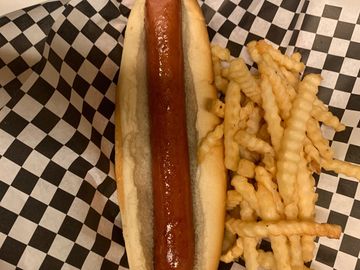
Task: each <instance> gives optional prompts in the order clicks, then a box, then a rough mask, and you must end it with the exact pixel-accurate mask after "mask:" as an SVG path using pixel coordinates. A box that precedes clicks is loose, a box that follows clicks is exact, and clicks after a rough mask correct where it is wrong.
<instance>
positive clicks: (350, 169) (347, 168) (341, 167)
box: [321, 159, 360, 180]
mask: <svg viewBox="0 0 360 270" xmlns="http://www.w3.org/2000/svg"><path fill="white" fill-rule="evenodd" d="M321 166H322V167H323V168H324V169H325V170H327V171H334V172H336V173H341V174H344V175H346V176H349V177H355V178H356V179H358V180H360V166H359V165H356V164H352V163H349V162H345V161H342V160H337V159H332V160H327V159H322V160H321Z"/></svg>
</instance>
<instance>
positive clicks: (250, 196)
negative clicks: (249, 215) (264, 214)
mask: <svg viewBox="0 0 360 270" xmlns="http://www.w3.org/2000/svg"><path fill="white" fill-rule="evenodd" d="M231 185H232V186H233V187H234V188H235V190H236V191H237V192H238V193H239V194H240V195H241V197H242V198H243V200H244V201H246V202H247V203H248V204H249V206H250V207H251V209H253V210H254V211H255V212H256V213H257V215H259V213H260V210H259V203H258V199H257V197H256V192H255V188H254V186H253V185H252V184H250V183H248V181H247V179H246V178H245V177H242V176H239V175H235V176H234V177H233V179H232V180H231Z"/></svg>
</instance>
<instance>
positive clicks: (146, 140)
mask: <svg viewBox="0 0 360 270" xmlns="http://www.w3.org/2000/svg"><path fill="white" fill-rule="evenodd" d="M157 2H160V1H154V2H152V1H151V0H149V1H148V2H145V0H137V1H136V3H135V5H134V7H133V9H132V11H131V14H130V17H129V21H128V24H127V29H126V33H125V40H124V48H123V53H122V60H121V67H120V73H119V83H118V90H117V94H116V113H115V123H116V134H115V173H116V180H117V185H118V199H119V205H120V212H121V221H122V228H123V234H124V238H125V246H126V251H127V256H128V262H129V266H130V269H140V270H141V269H206V270H212V269H217V265H218V262H219V258H220V253H221V244H222V238H223V232H224V219H225V196H226V176H225V167H224V164H223V148H222V145H221V144H219V145H216V146H214V147H213V148H212V149H211V153H210V154H209V155H207V156H205V157H204V158H202V159H201V162H199V161H198V158H197V152H198V148H199V145H200V143H201V141H202V140H203V139H204V138H205V136H206V135H207V134H208V133H209V132H210V131H212V130H213V129H214V128H215V126H216V125H217V124H218V123H219V119H218V118H217V117H216V116H215V115H213V114H212V113H210V112H209V111H208V110H207V106H208V102H209V101H210V100H213V99H214V98H216V91H215V88H214V86H213V84H212V82H213V78H212V65H211V52H210V44H209V40H208V36H207V31H206V26H205V23H204V18H203V15H202V13H201V10H200V8H199V6H198V4H197V2H196V0H182V1H180V0H179V2H176V1H175V2H173V1H169V2H168V0H166V1H164V2H162V3H163V4H164V5H167V4H168V5H169V6H166V12H169V14H168V15H165V17H164V12H163V11H162V10H161V7H160V6H158V4H159V3H157ZM169 3H170V4H169ZM154 5H155V6H154ZM180 7H181V9H180ZM180 10H181V13H180V12H179V11H180ZM174 14H175V15H174ZM166 16H168V17H166ZM180 19H181V20H180ZM159 20H160V22H159ZM161 20H162V21H161ZM164 22H166V23H165V24H164ZM177 30H180V31H177ZM164 31H165V32H164ZM151 33H153V34H154V33H155V35H153V34H151ZM156 33H161V35H160V36H156ZM181 36H182V41H180V39H181ZM179 37H180V39H179ZM164 42H165V43H164ZM154 44H155V46H154ZM164 48H165V49H166V50H165V51H164ZM167 49H168V50H170V51H167ZM164 57H165V58H164ZM159 58H161V59H160V60H159ZM174 66H176V67H174ZM159 71H160V72H159ZM162 72H165V73H162ZM168 75H169V76H168ZM164 78H165V79H164ZM162 80H164V81H162ZM173 88H174V89H175V90H176V91H174V89H173ZM164 89H165V90H164ZM179 89H180V90H179ZM168 91H170V92H171V93H170V94H169V93H167V92H168ZM174 92H175V93H174ZM160 95H164V96H163V97H160ZM172 177H173V178H174V179H175V180H174V179H172ZM169 179H171V180H169ZM166 180H169V182H166ZM169 187H171V188H169ZM167 214H168V215H167ZM175 225H176V226H175Z"/></svg>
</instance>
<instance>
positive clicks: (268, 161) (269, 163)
mask: <svg viewBox="0 0 360 270" xmlns="http://www.w3.org/2000/svg"><path fill="white" fill-rule="evenodd" d="M261 162H262V163H263V165H264V167H265V169H266V170H267V171H268V172H269V173H270V174H271V176H272V177H275V176H276V161H275V157H274V156H273V155H271V154H270V153H266V154H264V156H263V158H262V160H261Z"/></svg>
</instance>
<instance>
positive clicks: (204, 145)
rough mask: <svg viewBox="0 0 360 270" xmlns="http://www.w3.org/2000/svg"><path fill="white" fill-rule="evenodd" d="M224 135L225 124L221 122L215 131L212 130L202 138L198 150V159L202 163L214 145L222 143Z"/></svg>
mask: <svg viewBox="0 0 360 270" xmlns="http://www.w3.org/2000/svg"><path fill="white" fill-rule="evenodd" d="M223 135H224V125H223V124H219V125H217V126H216V128H215V129H214V130H213V131H210V132H209V133H208V134H207V135H206V137H205V138H204V139H203V140H202V142H201V144H200V147H199V150H198V160H199V162H200V163H201V162H202V161H203V160H204V159H205V157H206V155H208V154H209V153H210V152H211V149H213V148H214V146H216V145H219V144H220V143H221V139H222V137H223Z"/></svg>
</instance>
